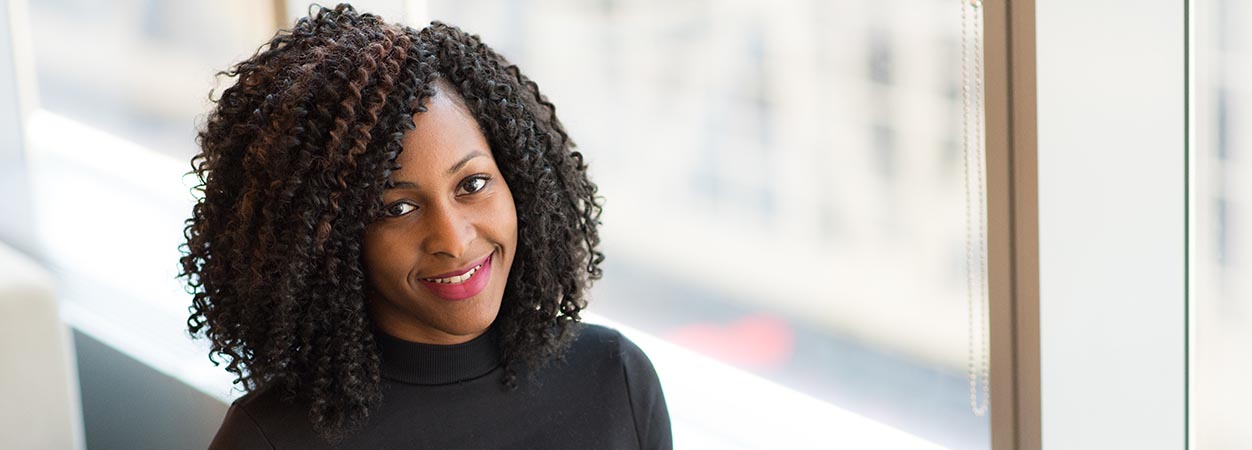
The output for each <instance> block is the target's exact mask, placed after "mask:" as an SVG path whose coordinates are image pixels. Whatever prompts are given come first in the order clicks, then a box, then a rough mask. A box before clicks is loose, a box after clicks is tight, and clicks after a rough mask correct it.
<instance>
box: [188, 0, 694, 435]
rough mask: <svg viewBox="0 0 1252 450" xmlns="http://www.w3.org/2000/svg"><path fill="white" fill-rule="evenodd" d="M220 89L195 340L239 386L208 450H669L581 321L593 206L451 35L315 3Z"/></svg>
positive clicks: (621, 372) (628, 371) (533, 120)
mask: <svg viewBox="0 0 1252 450" xmlns="http://www.w3.org/2000/svg"><path fill="white" fill-rule="evenodd" d="M225 74H226V75H228V76H232V77H237V81H236V82H235V84H234V85H233V86H231V87H229V88H227V89H225V90H224V91H223V92H222V95H221V98H220V99H219V100H218V101H217V106H216V108H215V109H214V110H213V111H212V112H211V113H210V115H209V116H208V119H207V121H206V123H205V125H204V128H203V130H202V131H201V132H200V135H199V139H198V141H199V144H200V146H201V149H202V150H201V153H200V154H198V155H197V156H196V157H195V158H194V159H193V166H194V168H195V173H196V174H197V175H198V176H199V178H200V181H201V186H200V189H201V191H202V192H203V198H202V199H201V200H200V202H199V203H198V204H197V205H196V206H195V209H194V211H193V215H192V217H191V218H190V219H188V221H187V228H186V232H185V234H186V238H187V243H186V255H185V256H184V257H183V258H182V261H181V262H182V267H183V276H185V277H186V278H187V282H188V284H189V285H190V287H191V288H192V289H193V291H194V299H193V304H192V307H191V312H192V314H191V316H190V317H189V318H188V326H189V328H190V331H191V332H192V334H193V335H203V336H205V337H207V338H208V339H209V340H210V341H211V346H212V353H211V357H221V358H223V359H225V361H226V363H227V367H226V369H227V370H228V371H229V372H231V373H233V374H234V375H235V376H236V383H238V384H241V385H242V386H243V388H244V389H245V390H246V391H248V393H247V394H246V395H244V396H243V397H241V398H240V399H239V400H237V401H236V402H235V403H234V404H233V405H232V406H231V408H230V410H229V412H228V413H227V415H226V418H225V420H224V422H223V424H222V427H221V429H220V430H219V431H218V434H217V437H216V439H215V440H214V443H213V444H212V446H211V448H214V449H228V448H232V449H233V448H300V449H315V448H329V447H330V446H332V445H338V446H341V448H384V447H385V448H394V447H403V448H439V449H449V448H475V449H486V448H547V449H559V448H571V449H573V448H579V449H582V448H670V447H672V444H671V437H670V422H669V415H668V412H667V409H666V406H665V398H664V395H663V394H662V391H661V387H660V384H659V381H658V377H657V374H656V372H655V370H654V369H653V366H652V364H651V362H650V361H649V360H648V357H647V356H646V355H644V354H643V352H642V351H641V350H640V349H639V348H638V347H637V346H636V345H635V344H634V343H632V342H631V341H629V340H628V339H626V338H624V337H623V336H622V335H621V334H620V333H618V332H617V331H615V330H612V329H609V328H605V327H602V326H596V325H586V324H582V323H581V321H580V317H579V312H580V311H582V310H583V308H585V307H586V290H587V289H588V288H589V287H590V283H591V282H592V281H594V280H596V279H599V278H600V268H599V264H600V263H601V261H602V260H603V256H602V255H601V253H600V252H599V251H598V250H597V246H598V245H599V237H598V233H597V226H598V224H599V221H598V218H599V215H600V211H601V207H600V203H599V201H600V199H599V197H597V196H596V195H595V194H596V185H595V184H594V183H592V182H591V181H590V180H589V179H588V177H587V165H586V164H585V163H584V162H583V159H582V155H581V154H580V153H579V152H577V151H573V150H572V143H571V142H570V140H569V139H568V137H567V136H566V134H565V131H564V130H563V127H562V126H561V123H560V121H558V120H557V118H556V116H555V113H554V108H553V106H552V104H551V103H549V102H548V101H547V100H546V99H545V98H544V97H543V96H542V95H541V94H540V93H539V91H538V88H537V86H536V85H535V83H533V82H531V81H530V80H529V79H527V78H526V77H525V76H524V75H522V74H521V72H520V71H519V70H518V69H517V67H516V66H514V65H511V64H509V63H508V62H507V61H505V60H504V59H503V58H502V57H500V56H499V55H498V54H496V53H495V52H494V51H492V50H491V49H490V48H488V47H487V46H486V45H484V44H482V43H481V42H480V41H479V40H478V38H477V37H475V36H471V35H467V34H465V33H463V32H462V31H460V30H459V29H457V28H455V27H451V26H447V25H443V24H439V23H434V24H432V25H431V26H429V27H426V28H424V29H422V30H414V29H411V28H407V27H401V26H398V25H390V24H386V23H385V22H383V21H382V20H381V19H379V18H378V17H377V16H373V15H370V14H357V13H356V12H355V11H354V10H353V9H352V8H351V7H349V6H347V5H340V6H338V7H336V8H334V9H326V8H321V9H318V10H317V11H316V12H315V14H313V15H312V16H310V17H306V18H303V19H300V20H299V21H298V22H297V23H296V25H295V26H294V27H293V28H292V29H291V30H284V31H280V32H279V33H278V34H277V35H276V36H275V37H274V38H273V39H272V40H271V41H270V43H269V44H268V46H267V47H265V48H263V49H262V50H261V51H259V52H258V53H257V54H256V55H254V56H253V57H251V58H249V59H247V60H245V61H243V62H240V63H239V64H237V65H236V66H235V67H234V68H232V69H231V70H230V71H227V72H225Z"/></svg>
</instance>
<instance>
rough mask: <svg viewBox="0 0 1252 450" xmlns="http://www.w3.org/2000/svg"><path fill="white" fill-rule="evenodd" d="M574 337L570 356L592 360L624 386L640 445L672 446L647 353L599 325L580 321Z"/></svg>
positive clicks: (666, 412)
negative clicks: (579, 326)
mask: <svg viewBox="0 0 1252 450" xmlns="http://www.w3.org/2000/svg"><path fill="white" fill-rule="evenodd" d="M574 339H575V340H574V345H573V346H572V348H571V352H570V353H571V354H573V357H574V358H577V359H581V360H583V361H584V362H583V364H588V363H587V362H586V361H595V363H593V364H591V366H592V367H594V368H596V369H602V370H603V371H602V372H601V373H604V374H605V375H608V376H611V377H612V379H615V380H618V383H620V385H621V386H623V387H624V394H625V399H626V401H627V402H628V405H629V411H630V415H631V420H632V423H633V424H634V427H635V433H636V436H637V438H638V442H639V444H640V447H641V448H645V449H672V448H673V438H672V432H671V429H670V418H669V409H668V408H667V406H666V402H665V394H664V391H663V389H662V388H661V380H660V377H658V376H657V373H656V369H655V368H654V367H653V365H652V361H651V360H650V359H649V358H648V355H647V354H645V353H644V352H643V350H642V349H640V348H639V346H638V345H635V343H634V342H633V341H631V340H630V339H629V338H627V337H626V336H624V335H622V333H621V332H619V331H617V330H614V329H612V328H609V327H605V326H602V325H594V324H582V325H581V328H580V329H579V330H578V334H577V335H576V336H575V338H574ZM592 372H593V371H586V372H584V373H592ZM610 374H611V375H610Z"/></svg>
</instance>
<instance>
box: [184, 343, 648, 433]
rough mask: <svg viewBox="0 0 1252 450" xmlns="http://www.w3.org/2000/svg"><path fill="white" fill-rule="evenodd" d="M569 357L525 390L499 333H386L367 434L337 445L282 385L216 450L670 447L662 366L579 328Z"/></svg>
mask: <svg viewBox="0 0 1252 450" xmlns="http://www.w3.org/2000/svg"><path fill="white" fill-rule="evenodd" d="M575 329H576V330H577V331H576V335H575V338H574V341H573V343H572V344H571V345H570V348H569V349H568V350H567V351H566V353H565V356H564V358H563V359H561V360H558V361H554V362H552V363H551V364H548V365H547V366H546V367H544V368H543V369H541V370H539V371H538V372H536V373H535V374H534V375H535V376H534V377H528V376H527V375H526V374H520V375H519V377H518V387H517V389H516V390H512V391H510V390H507V389H505V388H504V386H503V384H502V383H501V381H500V375H501V371H502V367H501V364H500V353H499V349H498V348H497V346H496V344H495V342H496V338H495V331H494V329H492V330H489V331H488V332H487V333H485V334H483V335H482V336H479V337H477V338H475V339H473V340H471V341H469V342H466V343H464V344H458V345H431V344H419V343H413V342H408V341H404V340H400V339H397V338H395V337H392V336H388V335H386V334H383V333H381V332H376V333H375V336H376V337H377V341H378V345H379V349H380V351H381V361H382V377H383V381H382V395H383V399H382V402H381V404H380V405H379V406H378V407H377V408H376V409H375V410H373V411H371V413H370V418H369V420H368V422H367V424H366V426H365V427H364V428H363V429H362V430H360V431H358V432H356V433H354V434H352V435H350V436H349V437H348V438H346V439H345V440H344V441H342V442H340V443H339V444H338V445H335V446H332V445H330V444H327V443H326V442H325V441H323V440H321V439H320V438H318V437H317V435H316V433H314V432H313V429H312V427H311V425H310V424H309V421H308V411H309V409H308V405H307V403H302V402H298V401H290V402H288V401H283V399H282V398H281V397H282V396H281V394H280V392H279V390H278V389H272V390H271V389H264V388H262V389H260V390H257V391H255V392H251V393H249V394H247V395H244V396H243V397H240V398H239V399H238V400H236V401H235V402H234V403H233V404H232V405H231V407H230V409H229V410H228V411H227V412H226V419H225V420H224V421H223V422H222V426H221V428H220V429H219V430H218V432H217V437H216V438H214V439H213V443H212V444H211V445H210V446H209V449H210V450H228V449H230V450H233V449H246V450H253V449H256V450H261V449H264V450H286V449H300V450H313V449H329V448H342V449H348V448H352V449H356V448H360V449H440V450H444V449H483V450H486V449H543V450H559V449H578V450H587V449H671V448H673V443H672V439H671V436H670V421H669V412H668V410H667V409H666V407H665V397H664V395H663V394H662V392H661V384H660V382H659V380H658V379H657V376H656V371H655V370H654V369H653V367H652V363H651V362H650V361H649V360H648V357H647V356H646V355H644V353H643V351H642V350H640V349H639V347H637V346H636V345H635V344H634V343H633V342H631V341H630V340H628V339H626V338H625V337H624V336H622V335H621V334H620V333H618V332H617V331H615V330H612V329H609V328H605V327H603V326H599V325H591V324H578V325H576V328H575Z"/></svg>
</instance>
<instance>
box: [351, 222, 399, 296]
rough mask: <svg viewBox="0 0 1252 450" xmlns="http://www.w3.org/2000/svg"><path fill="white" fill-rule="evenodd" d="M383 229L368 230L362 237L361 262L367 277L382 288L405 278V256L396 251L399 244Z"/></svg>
mask: <svg viewBox="0 0 1252 450" xmlns="http://www.w3.org/2000/svg"><path fill="white" fill-rule="evenodd" d="M388 236H389V235H388V233H386V232H385V231H383V230H368V231H366V233H365V237H364V238H363V239H362V246H361V264H362V266H363V269H365V277H366V279H368V280H369V281H370V283H372V284H374V286H375V287H377V288H380V289H387V288H388V287H389V286H390V285H394V284H395V283H396V282H397V280H401V281H402V279H403V275H404V271H403V269H404V268H405V267H406V265H405V262H404V258H403V256H402V255H401V254H399V253H398V252H396V249H398V248H400V247H399V246H397V245H395V244H394V243H392V240H391V239H388Z"/></svg>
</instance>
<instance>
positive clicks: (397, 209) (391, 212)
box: [383, 202, 417, 217]
mask: <svg viewBox="0 0 1252 450" xmlns="http://www.w3.org/2000/svg"><path fill="white" fill-rule="evenodd" d="M415 209H417V205H414V204H412V203H409V202H396V203H392V204H390V205H388V206H387V207H385V208H383V215H385V216H387V217H399V216H403V215H405V214H408V213H410V212H412V211H413V210H415Z"/></svg>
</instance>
